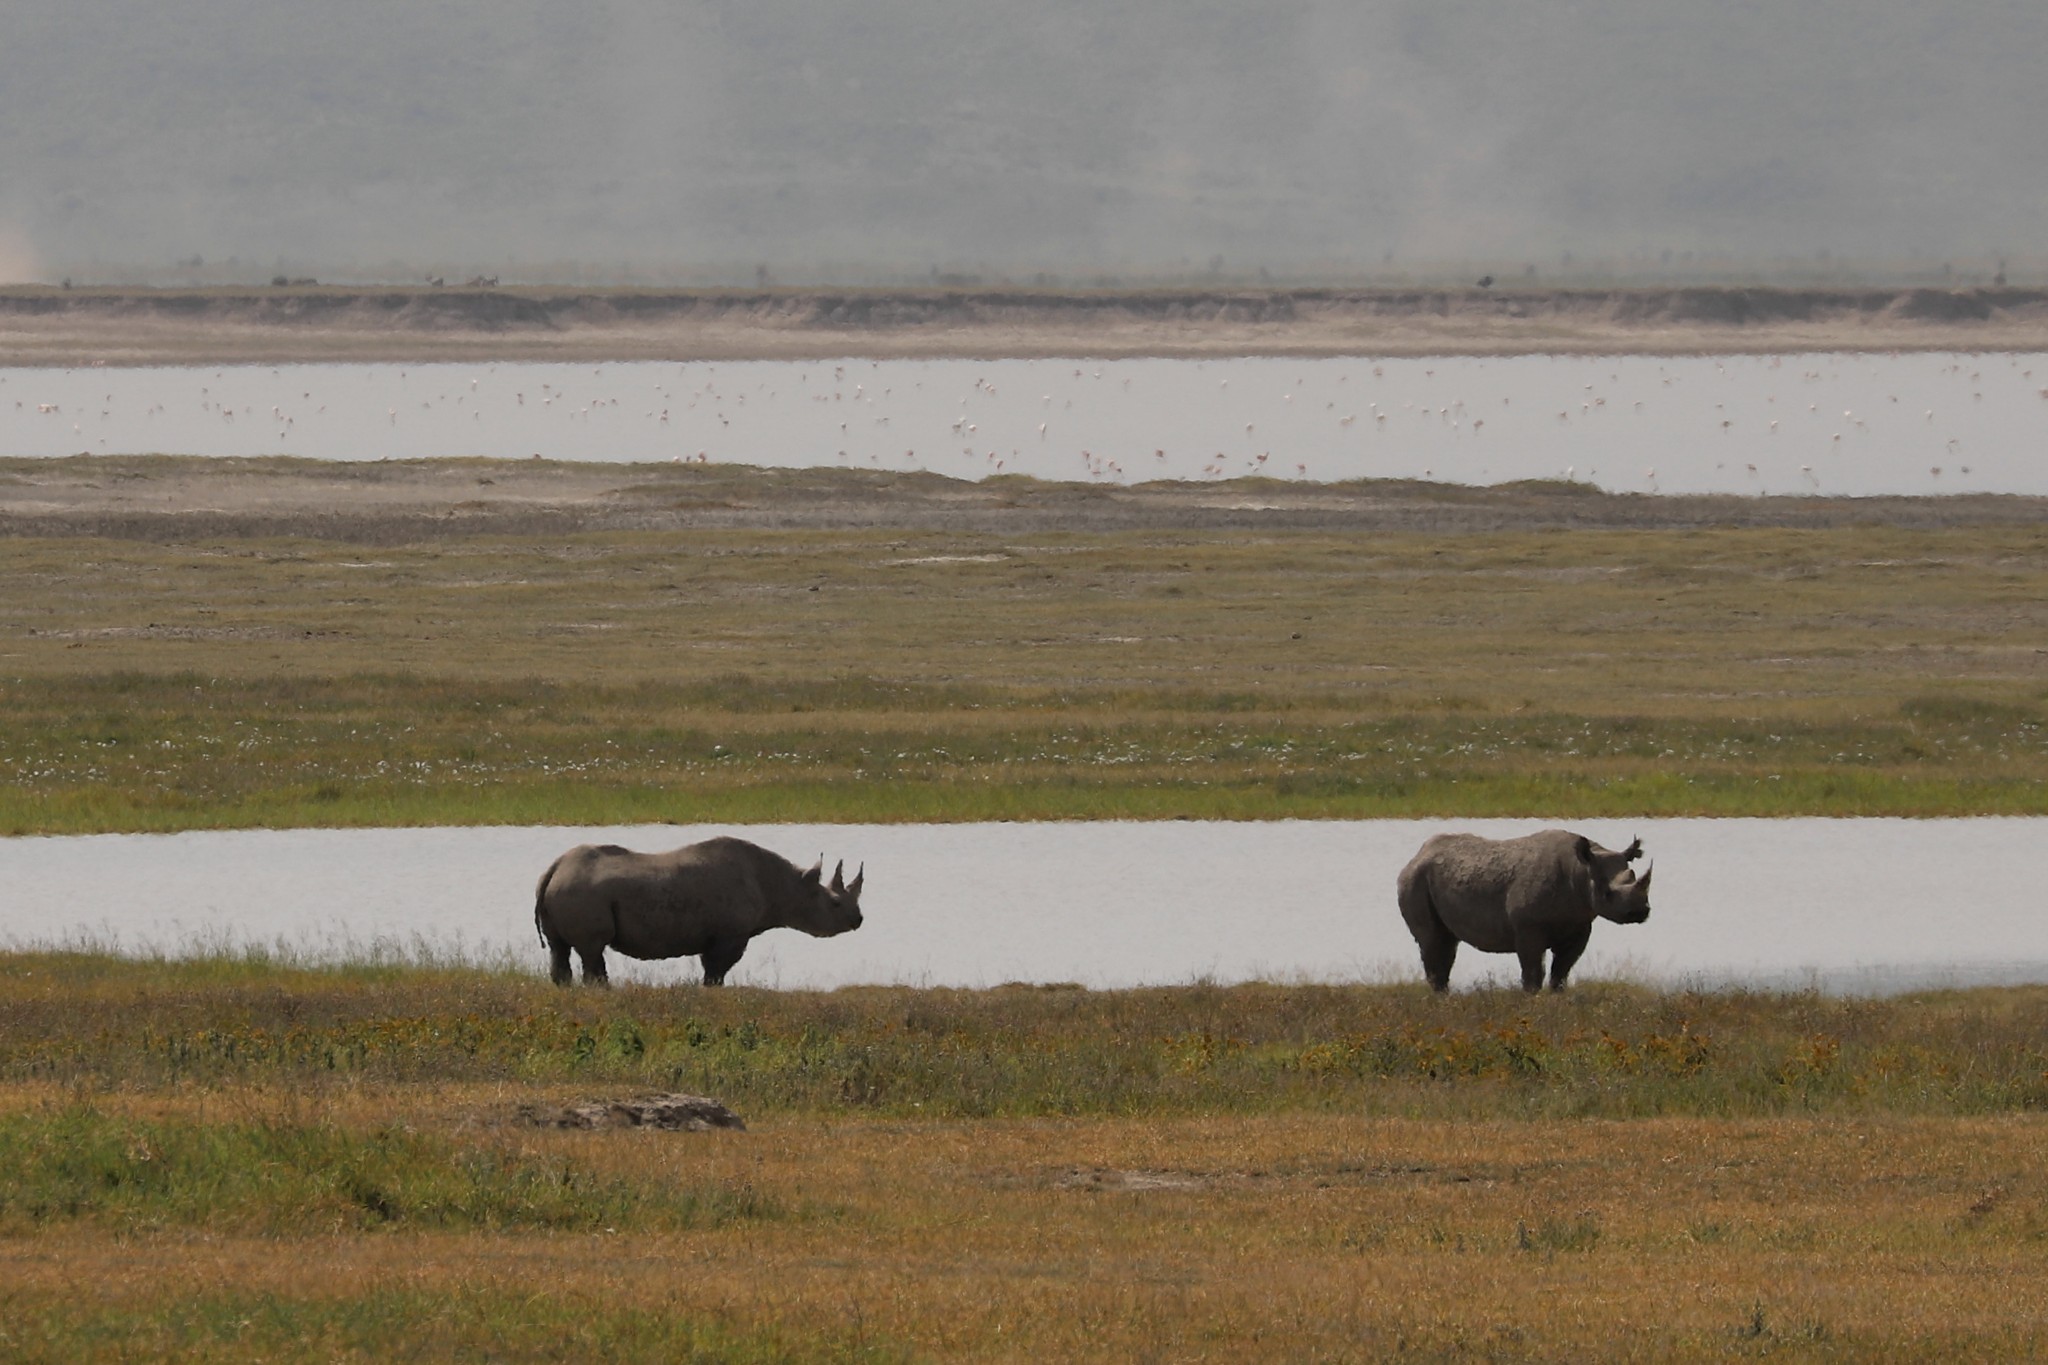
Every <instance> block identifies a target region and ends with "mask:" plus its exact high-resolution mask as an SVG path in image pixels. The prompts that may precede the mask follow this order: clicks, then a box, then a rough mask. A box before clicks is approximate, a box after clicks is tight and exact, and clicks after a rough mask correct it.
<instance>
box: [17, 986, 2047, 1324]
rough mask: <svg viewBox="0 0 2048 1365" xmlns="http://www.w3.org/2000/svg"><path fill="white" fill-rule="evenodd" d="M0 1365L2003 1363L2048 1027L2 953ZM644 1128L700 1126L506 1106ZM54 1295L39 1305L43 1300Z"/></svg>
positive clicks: (1643, 1008) (1606, 1006)
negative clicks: (636, 1098)
mask: <svg viewBox="0 0 2048 1365" xmlns="http://www.w3.org/2000/svg"><path fill="white" fill-rule="evenodd" d="M0 1015H4V1017H5V1019H6V1020H7V1025H8V1027H7V1030H6V1033H5V1035H4V1050H0V1154H4V1156H0V1159H4V1160H5V1162H6V1167H7V1169H8V1171H9V1179H8V1181H7V1182H6V1185H5V1187H4V1189H0V1264H4V1267H5V1270H4V1274H0V1284H4V1286H5V1287H4V1288H0V1331H4V1332H5V1333H6V1336H5V1337H4V1339H0V1351H4V1353H5V1354H6V1355H7V1356H8V1358H10V1359H20V1360H34V1361H59V1360H85V1359H109V1358H113V1359H169V1360H192V1361H199V1360H255V1359H263V1358H274V1357H275V1356H277V1355H280V1354H287V1353H297V1354H298V1355H299V1356H300V1357H301V1358H304V1357H305V1356H306V1355H307V1354H309V1353H310V1354H312V1355H317V1356H321V1357H323V1358H331V1359H342V1360H358V1359H360V1360H371V1359H390V1358H396V1357H400V1356H402V1357H404V1358H411V1359H426V1360H442V1359H463V1360H485V1359H489V1360H562V1359H583V1358H592V1357H595V1356H598V1355H603V1356H605V1357H606V1358H610V1359H619V1360H628V1361H637V1360H650V1361H651V1360H672V1359H702V1360H769V1359H774V1360H788V1359H797V1360H848V1359H850V1360H900V1359H946V1360H1027V1359H1029V1360H1042V1359H1058V1360H1143V1359H1155V1360H1181V1359H1289V1360H1377V1359H1385V1358H1389V1357H1395V1356H1405V1357H1410V1358H1415V1359H1422V1360H1431V1359H1436V1360H1562V1359H1586V1358H1594V1357H1598V1358H1639V1359H1726V1358H1737V1359H1744V1358H1750V1357H1760V1356H1772V1357H1776V1358H1783V1359H1795V1360H1798V1359H1873V1358H1884V1359H1927V1360H1933V1359H1964V1358H1969V1359H2014V1358H2022V1357H2028V1356H2032V1355H2036V1354H2038V1353H2039V1351H2040V1349H2041V1347H2042V1344H2043V1340H2044V1336H2048V1312H2044V1310H2043V1309H2042V1308H2041V1305H2042V1304H2043V1303H2048V1292H2044V1291H2048V1258H2044V1257H2043V1256H2042V1255H2041V1248H2042V1246H2043V1243H2044V1240H2048V1177H2044V1176H2043V1174H2042V1172H2043V1170H2044V1165H2043V1162H2042V1156H2043V1151H2044V1145H2048V1127H2044V1126H2043V1123H2042V1118H2041V1112H2042V1109H2043V1107H2044V1106H2048V1052H2044V1051H2043V1049H2042V1042H2041V1040H2042V1038H2043V1037H2044V1036H2048V1031H2044V1025H2048V993H2044V992H2042V991H2040V990H2038V989H2021V990H2008V991H1976V992H1969V993H1960V994H1937V995H1929V996H1920V997H1910V998H1902V999H1895V1000H1884V1001H1871V1000H1860V1001H1848V1000H1831V999H1826V998H1822V997H1817V996H1812V995H1790V996H1784V995H1755V994H1742V993H1719V994H1685V993H1670V994H1659V993H1654V992H1648V991H1642V990H1637V989H1634V988H1628V987H1622V986H1616V985H1605V984H1596V985H1593V986H1591V987H1589V988H1587V989H1583V990H1581V991H1579V992H1578V993H1577V994H1575V995H1572V996H1568V997H1564V998H1555V999H1552V998H1538V999H1533V1000H1532V999H1527V998H1525V997H1522V996H1521V995H1519V994H1518V993H1517V994H1508V993H1497V992H1477V993H1471V994H1465V995H1461V996H1456V997H1452V998H1451V999H1448V1000H1445V999H1439V998H1435V997H1432V996H1429V995H1428V994H1427V993H1426V992H1425V991H1423V990H1422V989H1421V988H1419V987H1315V988H1295V987H1286V988H1283V987H1274V986H1257V985H1253V986H1242V987H1232V988H1217V987H1207V986H1201V985H1194V986H1189V987H1184V988H1176V989H1164V990H1149V991H1130V992H1086V991H1078V990H1045V989H1031V988H1008V989H1000V990H994V991H984V992H954V991H917V990H908V989H899V988H890V989H872V990H844V991H839V992H834V993H831V994H826V995H811V994H802V993H770V992H758V991H749V990H728V991H724V992H716V991H704V990H701V989H697V988H685V989H674V990H660V989H640V988H626V989H620V990H617V991H614V992H610V993H598V992H557V991H554V990H553V989H551V988H549V987H546V986H544V985H541V984H540V983H538V982H536V981H534V980H532V979H531V978H530V977H525V976H521V975H518V974H515V973H510V972H505V973H498V972H491V971H485V970H477V969H463V970H450V969H443V968H437V967H433V966H431V965H418V966H407V965H404V964H384V965H368V964H365V965H358V966H355V967H345V968H326V969H319V970H313V969H307V968H303V967H298V966H294V965H293V964H291V963H289V962H279V961H274V960H264V959H261V958H202V959H199V960H191V961H180V962H132V961H118V960H113V959H108V958H103V957H94V956H90V955H75V954H74V955H53V954H36V955H27V954H17V955H13V956H9V957H6V958H0ZM671 1089H688V1090H695V1091H710V1092H712V1093H718V1094H721V1095H723V1096H724V1097H725V1098H726V1099H727V1100H728V1102H730V1103H732V1104H733V1105H734V1106H735V1107H736V1108H738V1109H740V1110H741V1112H742V1113H743V1114H744V1115H745V1116H746V1118H747V1120H748V1125H749V1127H748V1130H747V1131H746V1132H744V1133H706V1134H676V1133H657V1132H651V1131H626V1132H602V1131H600V1132H594V1133H593V1132H563V1131H558V1130H553V1129H545V1128H535V1127H531V1126H527V1125H525V1124H523V1123H521V1122H520V1121H519V1120H518V1117H517V1115H518V1109H519V1107H520V1105H521V1104H524V1103H528V1102H531V1101H534V1100H536V1099H538V1100H552V1101H568V1100H576V1099H584V1098H593V1097H596V1098H603V1097H614V1098H616V1097H624V1096H629V1095H632V1094H638V1093H646V1092H648V1091H651V1090H671ZM81 1283H90V1284H91V1285H92V1286H93V1288H94V1292H93V1294H92V1295H91V1296H90V1299H89V1300H84V1301H82V1300H81V1299H80V1297H79V1295H78V1293H77V1286H78V1285H79V1284H81Z"/></svg>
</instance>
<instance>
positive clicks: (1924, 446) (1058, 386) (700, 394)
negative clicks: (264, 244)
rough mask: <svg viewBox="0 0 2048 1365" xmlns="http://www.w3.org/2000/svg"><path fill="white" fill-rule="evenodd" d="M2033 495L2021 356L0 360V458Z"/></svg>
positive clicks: (2047, 395)
mask: <svg viewBox="0 0 2048 1365" xmlns="http://www.w3.org/2000/svg"><path fill="white" fill-rule="evenodd" d="M79 453H90V454H141V453H167V454H197V455H240V456H255V455H278V454H284V455H297V456H304V457H310V458H316V459H326V460H375V459H410V458H426V457H434V456H462V455H473V456H485V457H493V458H519V459H524V458H528V457H530V456H533V455H541V456H546V457H548V458H552V459H569V460H603V461H638V462H647V461H685V462H691V461H704V462H714V461H715V462H720V463H737V464H749V465H770V466H818V465H847V466H858V467H861V468H871V469H898V470H902V469H921V470H930V471H934V472H937V473H940V474H944V475H948V476H951V477H955V478H965V479H980V478H984V477H987V476H988V475H991V474H998V473H1011V474H1030V475H1033V476H1036V477H1039V478H1048V479H1061V480H1101V481H1114V482H1126V483H1129V482H1138V481H1143V480H1150V479H1185V480H1201V479H1218V478H1226V477H1237V476H1242V475H1247V474H1264V475H1270V476H1273V477H1276V478H1282V479H1306V480H1313V481H1321V482H1329V481H1340V480H1348V479H1356V478H1366V477H1371V478H1419V479H1434V480H1441V481H1447V482H1454V483H1468V484H1491V483H1499V482H1504V481H1509V480H1515V479H1527V478H1570V479H1575V480H1580V481H1584V482H1588V483H1593V484H1597V485H1598V486H1600V487H1602V488H1606V489H1609V490H1613V491H1629V492H1652V493H1654V492H1664V493H1703V492H1721V493H1731V492H1732V493H1826V494H1838V495H1870V494H1937V493H1961V492H1979V493H1981V492H1998V493H2030V494H2048V458H2044V456H2048V355H2043V354H1963V353H1957V354H1948V353H1907V354H1899V355H1865V354H1808V355H1784V356H1764V355H1753V356H1686V357H1654V356H1653V357H1645V356H1565V355H1534V356H1509V357H1470V356H1465V357H1439V358H1422V359H1377V360H1376V359H1372V358H1369V357H1348V358H1336V359H1274V358H1256V357H1252V358H1239V359H1226V360H1205V361H1197V360H1104V361H1089V360H1006V361H969V360H928V361H916V360H885V361H870V360H852V359H849V360H844V361H839V362H830V361H825V362H820V361H758V362H720V363H715V364H712V363H696V364H672V363H657V362H646V363H640V362H635V363H614V364H605V365H567V364H525V363H520V364H432V365H396V364H376V365H284V366H262V365H252V366H236V367H224V368H203V369H202V368H127V369H123V368H87V369H74V370H61V369H34V368H14V369H0V455H10V456H58V455H76V454H79Z"/></svg>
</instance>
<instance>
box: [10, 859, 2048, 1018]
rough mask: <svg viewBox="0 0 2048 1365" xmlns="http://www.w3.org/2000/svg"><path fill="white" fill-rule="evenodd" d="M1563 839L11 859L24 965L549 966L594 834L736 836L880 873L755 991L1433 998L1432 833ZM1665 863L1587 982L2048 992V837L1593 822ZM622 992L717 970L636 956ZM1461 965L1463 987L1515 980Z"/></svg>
mask: <svg viewBox="0 0 2048 1365" xmlns="http://www.w3.org/2000/svg"><path fill="white" fill-rule="evenodd" d="M1541 827H1542V822H1540V821H1529V820H1482V821H1469V822H1463V823H1462V824H1454V825H1447V824H1445V823H1444V822H1437V821H1409V820H1384V821H1379V820H1375V821H1357V822H1345V821H1287V822H1271V823H1206V822H1165V823H1071V824H1064V823H1063V824H984V825H936V826H932V825H926V826H916V825H885V826H854V825H832V826H778V827H757V828H752V829H743V830H725V829H720V830H713V829H699V828H680V827H661V826H656V827H644V828H626V829H601V830H600V829H547V828H480V829H400V830H286V831H269V830H258V831H240V832H215V833H198V834H179V835H93V836H85V837H75V838H19V839H4V840H0V885H4V886H6V887H7V895H6V897H5V899H4V901H0V944H7V945H10V946H15V947H20V946H28V945H32V944H45V945H47V944H58V943H65V942H72V943H80V942H89V943H93V944H96V945H98V946H102V947H109V946H110V947H115V948H118V949H120V950H123V951H135V952H141V951H156V950H164V951H170V952H172V953H177V952H181V951H187V952H189V951H193V950H195V949H199V948H206V947H219V946H227V945H234V944H249V943H255V944H266V945H270V944H281V945H284V946H286V947H289V948H292V949H295V950H298V951H300V952H304V953H308V954H310V955H312V956H315V957H324V958H333V957H341V956H346V955H351V954H361V953H363V952H364V951H365V950H366V949H369V948H371V947H373V946H375V945H378V944H380V943H381V944H384V945H388V946H394V947H396V948H398V949H399V950H401V951H410V950H414V949H417V948H421V947H425V948H431V949H433V950H434V951H436V952H439V953H441V954H444V955H453V956H459V957H463V958H466V959H471V960H497V959H499V958H501V957H502V956H503V955H504V954H506V953H508V952H509V953H510V954H512V955H513V957H514V958H516V959H517V960H520V961H524V962H528V963H530V964H531V966H532V968H533V970H534V971H536V972H540V971H542V970H544V966H545V957H546V954H545V951H544V950H543V949H542V948H541V947H540V945H539V943H538V942H537V941H536V939H535V937H534V929H533V895H534V886H535V883H536V882H537V881H538V879H539V876H540V874H541V872H542V871H543V870H544V869H545V868H546V867H547V866H548V864H549V863H550V862H551V861H552V860H553V859H554V858H555V857H556V856H557V855H558V854H560V853H561V852H563V851H564V850H565V849H567V848H569V847H571V846H573V845H575V844H578V843H586V842H608V841H610V842H619V843H623V844H626V845H627V846H629V847H634V848H641V849H659V848H669V847H674V846H675V845H678V844H681V843H686V842H690V841H692V840H695V839H698V838H703V837H707V836H708V835H710V834H712V833H719V832H736V833H741V834H744V835H745V836H747V837H750V838H753V839H754V840H756V841H757V842H759V843H762V844H764V845H766V846H768V847H770V848H773V849H775V850H777V851H778V852H781V853H783V854H785V855H786V856H789V857H790V858H792V859H793V860H795V861H798V862H801V863H806V864H807V863H808V862H809V861H810V860H811V859H813V858H815V857H817V856H818V855H819V854H820V853H822V854H823V855H824V856H825V858H826V860H827V867H828V869H829V868H830V866H831V865H832V863H833V861H835V860H838V859H841V858H844V859H845V860H846V862H847V869H846V871H847V875H848V876H849V877H850V876H851V875H852V874H853V872H854V869H855V866H856V865H858V864H860V863H863V862H864V863H865V865H866V869H867V884H866V887H865V889H864V891H863V894H862V898H861V899H862V903H863V908H864V910H865V911H866V913H867V920H866V923H865V924H864V925H863V926H862V927H861V928H860V929H859V930H858V931H856V932H855V933H852V934H849V935H846V936H843V937H840V938H836V939H825V940H819V939H809V938H806V937H804V936H802V935H801V934H797V933H795V932H792V931H788V930H776V931H772V932H770V933H768V934H766V935H763V936H762V937H761V938H758V939H756V940H755V942H754V945H753V946H752V947H751V948H750V949H749V951H748V953H747V956H746V958H745V959H744V960H743V961H742V962H741V963H740V965H739V967H738V969H737V970H736V971H735V972H734V974H733V977H732V980H733V982H734V983H735V984H748V985H763V986H782V987H820V988H823V987H833V986H839V985H846V984H852V983H908V984H912V985H933V986H955V985H957V986H987V985H995V984H999V983H1002V982H1006V981H1031V982H1052V981H1073V982H1080V983H1082V984H1085V985H1089V986H1094V987H1115V986H1134V985H1146V984H1179V983H1186V982H1189V981H1192V980H1195V979H1197V978H1210V979H1214V980H1217V981H1221V982H1231V981H1241V980H1246V979H1254V978H1264V979H1271V980H1318V981H1356V980H1366V981H1377V980H1409V979H1417V978H1419V975H1420V972H1419V968H1418V966H1417V963H1416V957H1415V950H1414V947H1413V945H1412V943H1411V942H1410V940H1409V938H1408V935H1407V931H1406V929H1405V928H1404V927H1403V925H1402V923H1401V919H1400V915H1399V912H1398V911H1397V910H1396V909H1395V905H1394V879H1395V875H1396V874H1397V873H1398V872H1399V870H1400V868H1401V866H1402V865H1403V864H1404V863H1405V862H1406V861H1407V860H1408V858H1409V857H1410V856H1411V855H1412V854H1413V853H1414V851H1415V849H1416V848H1417V847H1418V846H1419V845H1420V843H1421V841H1422V840H1423V839H1424V838H1425V837H1427V836H1428V835H1429V834H1431V833H1435V832H1437V831H1439V830H1442V829H1446V828H1463V829H1469V830H1472V831H1474V832H1477V833H1483V834H1491V835H1495V836H1503V835H1510V834H1521V833H1527V832H1530V831H1532V830H1534V829H1538V828H1541ZM1577 827H1578V828H1580V829H1581V830H1582V832H1584V833H1587V834H1589V835H1591V836H1592V837H1594V838H1595V839H1598V840H1600V841H1601V842H1603V843H1606V844H1608V845H1610V846H1612V847H1617V848H1618V847H1621V846H1623V845H1624V844H1626V842H1627V841H1628V839H1629V838H1630V837H1631V836H1632V835H1638V834H1639V835H1641V837H1642V839H1643V842H1644V845H1645V849H1646V851H1647V853H1648V855H1649V856H1650V857H1652V858H1654V859H1655V860H1656V867H1657V876H1656V881H1655V884H1654V886H1655V896H1654V901H1655V906H1654V913H1653V914H1652V916H1651V918H1650V920H1649V922H1648V923H1646V924H1643V925H1638V926H1624V925H1616V924H1610V923H1605V922H1603V923H1601V924H1600V925H1599V926H1598V927H1597V928H1596V929H1595V930H1594V933H1593V941H1592V946H1591V948H1590V949H1589V950H1588V952H1587V954H1586V956H1585V958H1584V959H1583V961H1582V963H1581V965H1580V967H1579V969H1578V972H1577V973H1576V975H1577V976H1578V977H1581V978H1584V977H1598V976H1623V977H1627V978H1631V979H1637V980H1644V981H1656V982H1665V983H1671V982H1680V981H1688V980H1692V981H1700V982H1705V983H1714V984H1719V983H1726V982H1748V983H1754V984H1759V985H1769V986H1778V987H1782V986H1803V985H1808V984H1812V985H1818V986H1820V987H1822V988H1825V989H1831V990H1843V991H1855V992H1865V991H1869V992H1882V991H1886V990H1896V989H1903V988H1908V987H1913V986H1918V985H1924V984H1973V983H1985V982H2017V981H2048V915H2044V914H2042V913H2041V909H2042V905H2041V902H2042V894H2043V891H2042V889H2043V887H2048V820H2043V819H2017V818H2011V819H2008V818H1987V819H1969V820H1925V821H1916V820H1827V819H1795V820H1640V821H1617V822H1611V823H1606V822H1583V823H1581V824H1580V825H1578V826H1577ZM613 964H614V972H615V975H616V976H617V977H619V978H620V979H624V980H640V981H679V980H691V981H694V980H695V979H696V976H697V969H696V965H695V963H694V962H667V963H651V964H634V963H627V962H623V961H620V960H619V959H617V958H616V957H614V959H613ZM1514 976H1515V969H1514V960H1513V959H1512V958H1511V957H1506V956H1489V955H1484V954H1476V953H1473V952H1471V951H1470V950H1469V949H1468V950H1467V951H1466V952H1465V953H1464V954H1463V955H1462V956H1461V958H1460V960H1459V962H1458V966H1457V969H1456V971H1455V973H1454V976H1453V983H1454V985H1457V986H1468V985H1472V984H1474V983H1476V982H1479V981H1483V980H1492V981H1509V980H1512V979H1514Z"/></svg>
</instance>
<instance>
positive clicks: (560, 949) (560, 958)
mask: <svg viewBox="0 0 2048 1365" xmlns="http://www.w3.org/2000/svg"><path fill="white" fill-rule="evenodd" d="M548 980H550V981H552V982H554V983H555V984H556V985H557V986H566V985H568V984H569V980H570V972H569V945H568V944H566V943H564V942H563V941H562V940H561V939H558V938H550V939H549V940H548Z"/></svg>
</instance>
